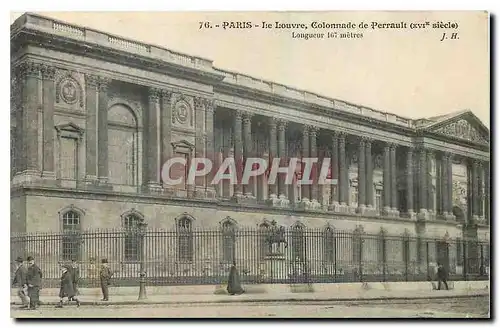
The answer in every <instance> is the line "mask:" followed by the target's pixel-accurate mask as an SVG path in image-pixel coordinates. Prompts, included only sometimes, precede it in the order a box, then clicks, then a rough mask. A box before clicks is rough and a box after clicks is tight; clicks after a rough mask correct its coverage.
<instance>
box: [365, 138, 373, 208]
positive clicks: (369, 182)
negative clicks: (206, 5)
mask: <svg viewBox="0 0 500 328" xmlns="http://www.w3.org/2000/svg"><path fill="white" fill-rule="evenodd" d="M365 162H366V206H367V207H368V208H369V210H370V212H371V211H373V210H374V203H373V158H372V140H371V139H368V138H367V139H365ZM371 214H373V213H371Z"/></svg>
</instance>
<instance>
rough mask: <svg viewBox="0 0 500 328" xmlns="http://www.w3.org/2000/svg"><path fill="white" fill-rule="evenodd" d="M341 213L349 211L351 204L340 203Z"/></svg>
mask: <svg viewBox="0 0 500 328" xmlns="http://www.w3.org/2000/svg"><path fill="white" fill-rule="evenodd" d="M339 213H349V205H347V204H346V203H340V206H339Z"/></svg>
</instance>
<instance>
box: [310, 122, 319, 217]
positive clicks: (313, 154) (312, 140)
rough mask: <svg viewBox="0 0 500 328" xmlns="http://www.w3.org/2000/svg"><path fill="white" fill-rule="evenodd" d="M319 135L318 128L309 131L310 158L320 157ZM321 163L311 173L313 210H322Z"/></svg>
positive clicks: (314, 166) (315, 165) (311, 128)
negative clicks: (317, 138)
mask: <svg viewBox="0 0 500 328" xmlns="http://www.w3.org/2000/svg"><path fill="white" fill-rule="evenodd" d="M317 134H318V128H317V127H310V129H309V140H310V143H309V147H310V148H309V154H310V155H309V156H310V157H311V158H317V157H318V148H317V144H316V137H317ZM319 165H320V164H319V162H317V163H316V164H314V165H313V168H312V171H311V180H312V185H311V203H312V204H311V208H312V209H320V207H321V205H320V204H319V202H318V200H319V197H318V196H319V195H318V175H319V172H318V166H319Z"/></svg>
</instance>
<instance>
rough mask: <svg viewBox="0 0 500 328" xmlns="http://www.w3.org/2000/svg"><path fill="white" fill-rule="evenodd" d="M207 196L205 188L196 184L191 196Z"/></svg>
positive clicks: (199, 197)
mask: <svg viewBox="0 0 500 328" xmlns="http://www.w3.org/2000/svg"><path fill="white" fill-rule="evenodd" d="M206 197H207V193H206V189H205V187H204V186H196V187H195V188H194V190H193V198H198V199H205V198H206Z"/></svg>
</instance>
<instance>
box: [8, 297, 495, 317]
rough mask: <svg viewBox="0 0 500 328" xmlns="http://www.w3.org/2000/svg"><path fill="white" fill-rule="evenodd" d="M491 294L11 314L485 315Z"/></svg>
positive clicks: (67, 309) (18, 314)
mask: <svg viewBox="0 0 500 328" xmlns="http://www.w3.org/2000/svg"><path fill="white" fill-rule="evenodd" d="M488 308H489V304H488V297H481V298H473V299H457V300H453V299H450V300H440V301H432V303H429V302H426V301H418V302H415V301H400V302H387V301H385V302H384V301H380V302H368V301H363V302H356V303H353V302H340V303H339V302H301V303H285V302H280V303H251V304H210V305H208V304H203V305H199V304H198V305H196V304H193V305H187V304H182V305H136V306H82V307H80V308H76V307H75V306H74V305H71V306H67V307H65V308H63V309H56V308H54V307H52V306H44V307H41V308H40V309H39V310H36V311H25V310H19V309H17V308H16V307H13V308H12V311H11V316H12V317H17V318H20V317H23V318H34V317H45V318H49V317H50V318H55V317H58V318H68V317H86V318H105V317H106V318H117V317H119V318H138V317H143V318H148V317H149V318H187V317H190V318H210V317H211V318H215V317H225V318H237V317H309V318H313V317H320V318H359V317H369V318H387V317H389V318H418V317H431V318H467V317H468V318H478V317H482V318H486V317H488Z"/></svg>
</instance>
